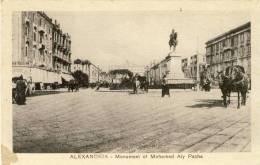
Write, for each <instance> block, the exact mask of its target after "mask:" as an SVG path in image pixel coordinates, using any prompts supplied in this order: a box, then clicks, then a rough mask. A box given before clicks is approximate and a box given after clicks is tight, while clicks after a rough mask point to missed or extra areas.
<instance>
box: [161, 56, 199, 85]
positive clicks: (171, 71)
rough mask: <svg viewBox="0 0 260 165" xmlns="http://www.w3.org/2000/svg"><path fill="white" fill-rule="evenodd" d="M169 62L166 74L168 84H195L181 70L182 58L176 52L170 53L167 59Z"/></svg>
mask: <svg viewBox="0 0 260 165" xmlns="http://www.w3.org/2000/svg"><path fill="white" fill-rule="evenodd" d="M165 60H166V61H167V68H168V72H167V74H166V79H167V84H169V85H170V84H179V85H181V84H194V83H195V82H194V80H193V79H191V78H186V77H185V76H184V73H183V71H182V70H181V68H182V64H181V56H178V55H177V54H176V53H174V52H170V53H169V54H168V56H167V57H166V58H165Z"/></svg>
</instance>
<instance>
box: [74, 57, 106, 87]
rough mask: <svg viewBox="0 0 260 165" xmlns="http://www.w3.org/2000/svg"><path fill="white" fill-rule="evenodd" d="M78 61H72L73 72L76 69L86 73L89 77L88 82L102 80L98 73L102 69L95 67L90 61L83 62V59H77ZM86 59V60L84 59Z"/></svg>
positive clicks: (92, 82) (93, 82)
mask: <svg viewBox="0 0 260 165" xmlns="http://www.w3.org/2000/svg"><path fill="white" fill-rule="evenodd" d="M77 60H78V61H79V62H76V60H75V61H74V64H72V67H71V70H72V72H75V71H77V70H80V71H82V72H83V73H85V74H87V75H88V77H89V83H90V84H95V83H97V82H99V81H101V80H102V78H101V76H100V74H101V72H102V70H101V69H100V68H99V67H97V66H96V65H94V64H92V63H91V62H89V61H88V62H84V60H80V59H77ZM85 61H87V60H85Z"/></svg>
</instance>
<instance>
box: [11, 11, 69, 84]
mask: <svg viewBox="0 0 260 165" xmlns="http://www.w3.org/2000/svg"><path fill="white" fill-rule="evenodd" d="M12 25H13V28H12V30H13V33H12V43H13V44H12V47H13V49H12V50H13V52H12V72H13V77H17V76H20V75H23V77H24V78H25V79H27V80H30V81H31V82H32V83H34V84H35V85H36V87H37V88H39V89H41V87H42V85H48V84H52V83H55V82H56V83H61V76H62V75H61V72H60V71H59V70H55V69H56V68H55V67H54V65H53V61H54V60H55V57H54V54H55V53H56V52H55V51H53V50H54V49H55V45H54V41H55V40H54V38H53V34H54V25H55V24H53V22H52V19H51V18H50V17H48V16H47V15H46V14H45V13H44V12H40V11H24V12H14V13H13V17H12ZM69 40H70V39H69ZM68 42H69V43H70V41H68ZM61 46H63V47H64V44H62V45H61ZM66 46H67V47H66V48H67V49H66V51H67V52H66V51H64V50H63V52H66V53H65V54H69V56H66V57H63V56H62V58H63V59H64V58H69V60H68V61H70V55H71V53H70V46H71V45H70V44H67V45H66ZM55 56H56V54H55ZM67 68H68V69H67V71H68V72H67V73H69V67H67ZM63 77H66V78H67V79H69V78H72V77H71V76H70V75H69V74H67V75H66V76H63Z"/></svg>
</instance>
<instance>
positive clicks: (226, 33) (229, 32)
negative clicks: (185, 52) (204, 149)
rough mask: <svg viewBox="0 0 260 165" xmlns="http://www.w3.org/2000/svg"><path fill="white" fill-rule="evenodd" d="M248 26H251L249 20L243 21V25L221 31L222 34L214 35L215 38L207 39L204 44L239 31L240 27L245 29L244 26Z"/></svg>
mask: <svg viewBox="0 0 260 165" xmlns="http://www.w3.org/2000/svg"><path fill="white" fill-rule="evenodd" d="M250 26H251V23H250V22H247V23H245V24H243V25H241V26H238V27H236V28H234V29H231V30H229V31H227V32H225V33H222V34H220V35H218V36H216V37H215V38H212V39H210V40H208V41H207V42H206V45H207V44H210V43H211V42H214V41H216V40H218V39H220V38H222V37H224V36H226V35H229V34H232V33H235V32H238V31H240V30H242V29H245V28H248V27H250Z"/></svg>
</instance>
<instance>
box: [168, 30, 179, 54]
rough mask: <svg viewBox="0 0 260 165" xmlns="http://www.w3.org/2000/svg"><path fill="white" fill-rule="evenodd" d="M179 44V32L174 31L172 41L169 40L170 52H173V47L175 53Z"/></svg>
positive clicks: (171, 36)
mask: <svg viewBox="0 0 260 165" xmlns="http://www.w3.org/2000/svg"><path fill="white" fill-rule="evenodd" d="M177 43H178V41H177V32H175V30H174V29H172V33H171V34H170V40H169V46H170V50H171V47H173V50H172V51H175V48H176V46H177Z"/></svg>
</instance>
